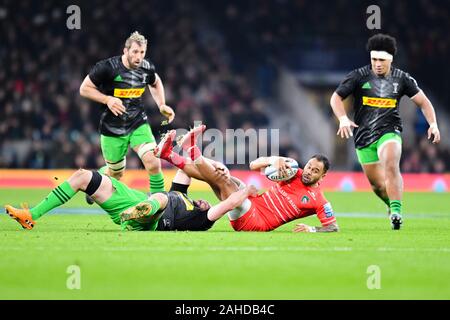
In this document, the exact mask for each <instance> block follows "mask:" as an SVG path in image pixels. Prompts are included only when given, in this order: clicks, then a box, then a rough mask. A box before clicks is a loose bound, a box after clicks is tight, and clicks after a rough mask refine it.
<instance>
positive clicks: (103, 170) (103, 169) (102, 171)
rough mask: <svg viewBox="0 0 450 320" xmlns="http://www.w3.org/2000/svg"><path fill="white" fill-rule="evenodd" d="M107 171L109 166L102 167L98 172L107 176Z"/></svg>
mask: <svg viewBox="0 0 450 320" xmlns="http://www.w3.org/2000/svg"><path fill="white" fill-rule="evenodd" d="M106 169H108V166H106V165H105V166H103V167H101V168H100V169H98V172H100V173H101V174H105V172H106Z"/></svg>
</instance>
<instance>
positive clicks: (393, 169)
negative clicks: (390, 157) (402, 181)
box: [385, 163, 400, 177]
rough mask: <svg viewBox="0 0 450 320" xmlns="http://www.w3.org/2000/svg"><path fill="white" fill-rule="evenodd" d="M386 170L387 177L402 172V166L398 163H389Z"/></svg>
mask: <svg viewBox="0 0 450 320" xmlns="http://www.w3.org/2000/svg"><path fill="white" fill-rule="evenodd" d="M385 171H386V177H393V176H398V175H399V174H400V166H399V165H398V164H397V163H387V164H386V166H385Z"/></svg>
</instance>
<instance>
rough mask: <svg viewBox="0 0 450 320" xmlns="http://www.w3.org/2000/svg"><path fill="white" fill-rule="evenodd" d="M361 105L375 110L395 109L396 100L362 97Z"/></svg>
mask: <svg viewBox="0 0 450 320" xmlns="http://www.w3.org/2000/svg"><path fill="white" fill-rule="evenodd" d="M363 105H365V106H369V107H375V108H395V106H396V105H397V99H391V98H373V97H366V96H363Z"/></svg>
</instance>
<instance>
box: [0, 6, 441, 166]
mask: <svg viewBox="0 0 450 320" xmlns="http://www.w3.org/2000/svg"><path fill="white" fill-rule="evenodd" d="M71 4H77V5H78V6H80V8H81V29H80V30H68V29H67V27H66V19H67V17H68V16H69V15H68V14H67V13H66V8H67V7H68V6H69V5H71ZM371 4H377V5H379V6H380V8H381V17H382V25H381V26H382V28H381V30H369V29H367V27H366V19H367V18H368V16H369V15H368V14H366V8H367V7H368V6H369V5H371ZM449 7H450V5H449V2H448V1H425V0H423V1H378V2H374V1H370V2H369V1H350V0H338V1H332V2H331V1H283V0H278V1H275V0H261V1H173V0H165V1H142V0H141V1H115V0H113V1H107V2H106V1H101V2H100V1H81V2H80V1H74V2H72V1H11V0H6V1H2V2H1V4H0V39H1V40H0V61H1V68H0V84H1V85H0V110H1V111H2V112H1V114H2V118H1V120H0V167H1V168H36V169H38V168H77V167H85V168H97V167H100V166H102V165H103V159H102V157H101V153H100V148H99V134H98V133H97V126H98V121H99V116H100V112H99V107H98V106H97V105H94V104H91V103H90V102H88V101H86V100H85V99H83V98H81V97H80V95H79V93H78V88H79V85H80V83H81V81H82V80H83V77H84V76H85V75H86V74H87V73H88V71H89V69H90V67H91V66H93V64H94V63H95V62H96V61H98V60H100V59H103V58H106V57H109V56H113V55H118V54H120V53H121V51H122V47H123V42H124V40H125V39H126V37H127V36H128V35H129V34H130V33H131V32H133V31H134V30H138V31H140V32H141V33H143V34H144V35H145V36H146V37H147V38H148V40H149V46H148V54H147V57H148V58H149V59H150V60H152V61H153V62H154V63H155V65H156V68H157V72H158V74H159V75H160V76H161V78H162V80H163V83H164V86H165V90H166V97H167V104H168V105H170V106H172V107H173V108H174V109H175V112H176V118H175V121H174V122H173V124H172V126H171V127H172V128H188V127H189V125H191V124H192V123H193V122H194V120H201V121H203V122H204V123H206V124H207V125H208V126H209V127H213V128H219V129H220V130H222V131H224V130H225V129H227V128H244V129H246V128H277V129H280V131H281V135H280V137H281V138H282V139H281V141H280V143H281V145H280V154H283V155H289V156H291V157H294V158H297V159H299V161H300V162H302V161H304V159H305V158H306V157H308V156H310V153H311V152H312V151H314V150H317V151H324V150H325V151H328V153H329V156H330V158H331V160H332V161H333V169H339V170H360V169H359V165H358V164H357V162H356V158H355V157H354V151H353V149H352V148H351V146H352V141H349V142H345V141H343V140H341V139H337V138H335V134H334V133H335V130H336V120H335V118H334V116H333V115H332V112H331V108H330V106H329V98H330V96H331V94H332V92H333V90H334V88H335V87H336V85H337V83H338V81H339V80H340V79H341V78H342V76H343V75H345V74H346V73H347V72H348V71H349V70H351V69H353V68H356V67H359V66H362V65H364V64H367V63H369V59H368V54H367V52H366V51H365V43H366V40H367V38H368V37H369V36H370V35H372V34H374V33H376V32H379V31H381V32H385V33H389V34H391V35H393V36H395V37H396V38H397V41H398V45H399V54H398V57H397V58H396V59H395V61H394V63H395V65H396V66H398V67H400V68H402V69H404V70H406V71H408V72H410V73H411V75H412V76H413V77H415V78H416V80H417V81H418V83H419V86H420V87H421V88H422V89H424V91H425V92H426V93H427V95H428V96H429V97H430V99H431V101H432V102H433V104H434V107H435V108H436V111H437V116H438V123H439V124H440V128H441V135H442V143H441V144H440V145H439V146H434V145H432V144H431V143H429V142H428V141H426V130H427V124H426V122H425V120H424V118H423V117H422V116H421V113H420V112H419V109H418V108H417V110H415V111H413V112H412V113H411V112H409V116H408V118H407V120H405V125H406V128H405V135H404V146H403V157H402V164H401V166H402V171H403V172H431V173H433V172H438V173H439V172H448V171H449V170H450V149H449V142H448V129H447V128H448V127H449V120H450V119H449V117H448V106H449V103H450V90H449V88H450V86H449V80H448V79H449V78H448V73H449V71H450V70H449V64H448V57H449V51H450V47H449V42H450V38H449V37H448V30H450V22H449V21H450V19H449V13H450V10H449V9H450V8H449ZM287 74H289V75H291V76H293V77H294V79H295V81H296V82H297V84H298V86H299V87H300V88H301V89H302V92H303V94H304V97H308V99H309V101H311V102H312V105H311V106H312V107H313V108H314V110H315V112H316V113H317V116H319V117H321V118H320V119H325V121H324V122H320V123H317V124H316V126H315V128H316V129H317V137H314V136H315V135H316V134H315V133H313V135H312V136H307V135H305V134H304V131H302V129H303V128H306V125H307V124H308V121H309V117H310V113H309V111H308V110H307V109H305V110H304V111H303V109H302V108H304V101H303V99H302V100H299V101H298V102H297V108H298V111H299V112H297V113H291V112H290V111H289V109H286V103H285V101H284V100H283V98H282V97H280V83H282V82H281V81H282V80H281V79H282V77H284V76H286V75H287ZM146 100H147V106H148V113H149V116H150V117H149V118H150V119H151V120H150V121H151V124H152V127H153V130H154V133H155V135H156V137H157V139H159V135H160V133H161V132H163V130H166V128H161V127H160V126H159V123H160V121H161V120H162V119H161V116H160V115H159V114H158V112H157V108H156V107H155V106H154V105H153V101H152V99H151V97H150V95H149V94H148V93H147V94H146ZM286 117H287V118H289V119H286ZM282 119H286V121H287V122H283V121H284V120H283V121H282ZM325 122H327V125H328V127H327V128H332V130H333V131H332V132H331V133H332V134H329V135H328V136H326V135H323V134H324V132H326V128H325ZM280 124H281V125H280ZM283 124H285V125H283ZM294 124H295V125H296V126H298V128H294ZM299 136H301V137H300V138H299ZM328 137H332V140H331V142H330V143H331V148H330V146H328V147H326V146H325V149H323V148H324V146H323V145H321V144H320V143H321V142H323V141H324V139H325V140H327V139H328ZM320 139H322V140H320ZM328 140H329V139H328ZM305 142H306V143H305ZM241 147H242V146H241ZM326 148H328V149H326ZM342 151H348V152H342ZM249 160H252V159H249ZM127 166H128V168H139V167H140V166H141V164H140V161H139V160H138V158H137V156H136V155H134V154H132V153H130V155H129V160H128V163H127ZM236 167H237V168H241V167H242V166H236Z"/></svg>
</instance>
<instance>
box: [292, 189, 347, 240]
mask: <svg viewBox="0 0 450 320" xmlns="http://www.w3.org/2000/svg"><path fill="white" fill-rule="evenodd" d="M322 197H323V196H322ZM314 210H315V212H316V214H317V218H319V220H320V222H321V223H322V226H321V227H312V226H308V225H306V224H303V223H300V224H297V225H296V226H295V228H294V232H337V231H339V226H338V224H337V222H336V217H335V216H334V212H333V208H332V207H331V204H330V203H329V202H328V201H327V200H326V199H325V198H323V201H322V203H321V204H320V205H319V206H318V207H317V208H316V209H314Z"/></svg>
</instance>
